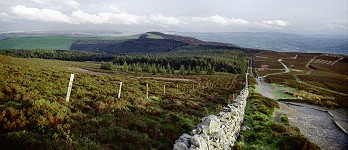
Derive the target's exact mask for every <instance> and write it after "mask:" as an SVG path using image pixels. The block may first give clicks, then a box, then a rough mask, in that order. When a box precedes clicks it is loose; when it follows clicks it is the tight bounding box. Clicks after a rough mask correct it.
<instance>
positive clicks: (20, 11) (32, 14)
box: [0, 0, 249, 27]
mask: <svg viewBox="0 0 348 150" xmlns="http://www.w3.org/2000/svg"><path fill="white" fill-rule="evenodd" d="M31 1H35V2H36V3H48V2H51V1H54V0H31ZM63 1H66V0H63ZM98 6H99V5H90V7H92V8H93V7H98ZM100 6H103V5H100ZM103 7H104V8H105V9H104V12H94V13H92V12H86V11H84V10H82V9H77V10H75V11H72V12H71V13H70V14H69V12H66V13H65V14H64V13H63V12H61V11H57V10H52V9H40V8H31V7H27V6H23V5H17V6H15V7H11V10H12V11H11V12H12V14H11V15H13V14H14V15H15V16H16V18H17V19H28V20H34V21H40V22H62V23H69V24H97V25H101V24H115V25H152V26H160V27H174V26H196V25H202V26H205V27H209V26H210V27H214V26H216V25H223V26H227V25H246V24H249V21H247V20H244V19H236V18H227V17H223V16H219V15H214V16H208V17H180V16H179V17H173V16H165V15H163V14H160V13H156V14H148V15H137V14H132V13H128V12H126V11H125V10H123V9H120V8H119V7H117V6H110V5H109V6H103ZM6 15H8V14H6ZM3 16H5V15H1V14H0V17H1V18H2V17H3Z"/></svg>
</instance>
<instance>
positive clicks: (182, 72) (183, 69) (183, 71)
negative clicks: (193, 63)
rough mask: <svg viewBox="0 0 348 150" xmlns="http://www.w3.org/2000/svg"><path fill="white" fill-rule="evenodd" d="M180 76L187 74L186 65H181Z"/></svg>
mask: <svg viewBox="0 0 348 150" xmlns="http://www.w3.org/2000/svg"><path fill="white" fill-rule="evenodd" d="M179 74H181V75H183V74H185V66H184V65H180V69H179Z"/></svg>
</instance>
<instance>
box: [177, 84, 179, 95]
mask: <svg viewBox="0 0 348 150" xmlns="http://www.w3.org/2000/svg"><path fill="white" fill-rule="evenodd" d="M176 94H179V85H178V84H176Z"/></svg>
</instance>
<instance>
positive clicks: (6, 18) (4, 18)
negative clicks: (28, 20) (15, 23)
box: [0, 12, 12, 22]
mask: <svg viewBox="0 0 348 150" xmlns="http://www.w3.org/2000/svg"><path fill="white" fill-rule="evenodd" d="M0 22H12V21H11V16H10V15H8V14H7V13H4V12H2V13H0Z"/></svg>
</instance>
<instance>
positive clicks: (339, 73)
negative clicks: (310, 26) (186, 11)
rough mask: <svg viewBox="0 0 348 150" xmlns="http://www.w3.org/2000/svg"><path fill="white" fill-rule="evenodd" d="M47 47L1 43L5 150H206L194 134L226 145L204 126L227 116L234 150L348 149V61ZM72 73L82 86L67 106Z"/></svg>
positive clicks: (175, 43) (180, 41)
mask: <svg viewBox="0 0 348 150" xmlns="http://www.w3.org/2000/svg"><path fill="white" fill-rule="evenodd" d="M36 38H38V39H44V40H42V41H43V42H42V45H40V44H38V43H35V42H32V41H30V40H28V39H30V38H27V39H26V38H24V39H21V40H22V41H21V40H19V41H16V40H18V39H6V40H2V41H0V47H2V46H3V47H2V49H3V50H0V68H1V76H0V79H1V80H0V108H1V111H0V113H1V114H0V139H1V142H0V144H1V145H4V146H5V149H11V148H15V149H22V148H26V149H34V148H36V147H39V149H55V147H57V146H60V147H61V148H62V149H172V148H173V146H174V144H175V143H176V142H177V141H178V140H179V141H180V140H182V141H183V142H182V143H181V145H180V144H179V145H176V146H177V147H176V148H178V147H180V146H183V145H182V144H188V145H186V146H192V147H196V146H202V145H204V142H203V143H202V141H200V143H199V144H197V142H195V141H192V140H193V138H188V137H189V136H186V135H185V134H187V135H191V136H192V137H194V136H193V133H197V134H198V135H200V134H201V133H200V132H199V131H198V130H202V132H203V133H204V134H207V133H206V132H208V134H207V136H211V137H213V138H212V139H213V140H214V142H217V143H219V142H218V141H219V138H220V137H226V135H220V132H219V133H217V132H214V133H210V132H211V131H210V128H208V130H207V128H206V127H205V126H203V125H207V124H208V125H207V126H210V125H212V126H213V125H214V123H212V122H210V121H211V120H209V117H208V119H207V118H206V117H207V116H210V117H212V115H215V114H217V117H218V118H219V117H220V118H219V119H220V122H219V123H218V124H220V123H222V124H221V126H220V127H219V130H227V127H228V128H230V127H232V128H233V133H229V132H225V131H224V132H223V133H226V134H232V135H231V136H228V138H227V139H229V138H232V139H233V140H234V141H236V142H234V141H233V142H232V144H231V143H230V142H226V138H225V139H221V141H225V143H229V144H227V145H223V147H224V146H226V147H225V148H227V149H344V148H345V147H347V145H346V144H345V143H347V134H346V133H344V131H347V126H348V125H347V124H348V120H347V117H346V116H347V107H348V101H347V98H348V93H347V91H348V81H347V79H348V78H347V76H348V72H347V70H348V61H347V60H348V57H347V56H345V55H340V54H329V53H300V52H276V51H270V50H261V49H251V48H243V47H240V46H237V45H234V44H228V43H218V42H209V41H202V40H198V39H194V38H191V37H184V36H178V35H169V34H163V33H160V32H147V33H144V34H137V35H129V36H126V37H118V39H117V38H114V39H113V38H110V37H94V38H89V37H81V38H79V39H78V40H76V39H75V38H72V37H69V38H70V39H69V40H62V41H60V40H57V39H56V40H57V41H56V44H57V45H58V46H62V47H60V48H61V49H60V48H59V47H55V46H54V44H52V43H51V42H53V43H55V42H54V40H52V41H51V42H45V40H47V41H49V40H51V38H52V37H47V39H46V37H36ZM63 39H64V38H63ZM11 40H14V41H11ZM4 42H5V43H6V42H8V43H7V44H4ZM27 42H29V43H31V44H33V46H32V47H31V46H26V44H25V43H27ZM11 43H13V45H16V46H20V45H21V43H22V44H23V45H24V46H23V47H16V46H12V47H11ZM16 43H18V44H16ZM45 44H47V45H46V46H49V45H51V46H52V47H51V48H49V47H46V46H45ZM35 46H38V47H41V48H38V47H36V48H35ZM63 46H64V47H63ZM67 47H69V49H67ZM23 48H27V49H23ZM37 48H38V49H37ZM70 74H74V75H75V79H74V81H73V86H72V93H71V98H70V101H69V102H66V101H65V96H66V94H67V93H66V91H67V86H68V83H69V76H70ZM246 78H247V79H246ZM121 82H122V83H121ZM121 85H122V87H121ZM244 93H248V94H244ZM118 95H120V96H118ZM240 95H241V96H240ZM241 97H242V98H241ZM244 98H245V100H244V101H240V99H244ZM232 108H236V111H237V110H238V112H234V110H233V109H232ZM313 108H315V109H313ZM227 111H230V112H231V114H230V115H235V116H236V117H235V118H234V117H231V118H230V120H229V121H231V120H232V122H229V123H228V124H231V123H232V124H235V125H233V126H230V125H228V124H224V121H225V120H224V119H226V118H221V116H219V115H218V114H225V115H226V113H227ZM239 111H242V112H239ZM244 111H245V112H244ZM316 114H320V116H316ZM202 118H205V120H204V119H202ZM233 118H234V119H236V118H238V119H236V123H235V120H233ZM227 122H228V121H227ZM308 126H310V127H308ZM237 127H238V128H237ZM214 130H215V129H214ZM212 131H213V129H212ZM321 131H325V132H324V133H321ZM221 133H222V132H221ZM181 135H184V136H183V137H182V136H181ZM181 137H182V138H181ZM202 137H204V136H202ZM188 139H191V140H188ZM203 139H204V138H203ZM275 139H276V140H275ZM185 140H186V142H185ZM187 141H188V142H187ZM208 143H209V142H208ZM330 144H331V145H330ZM207 145H209V144H207ZM210 146H211V145H210ZM174 147H175V146H174ZM201 148H202V147H201Z"/></svg>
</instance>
